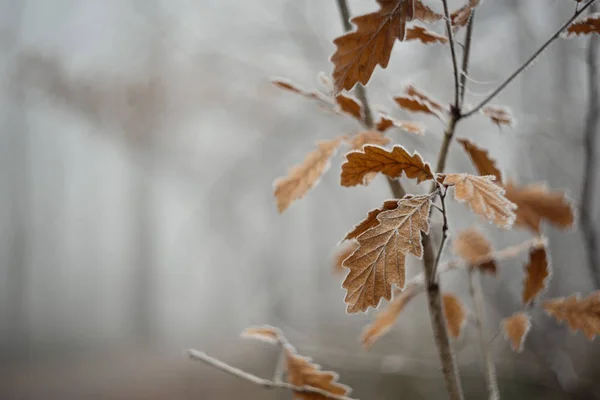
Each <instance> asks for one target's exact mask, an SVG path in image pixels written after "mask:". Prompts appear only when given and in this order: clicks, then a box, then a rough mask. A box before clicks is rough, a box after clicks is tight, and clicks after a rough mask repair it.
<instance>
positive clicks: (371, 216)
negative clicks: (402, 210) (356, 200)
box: [344, 200, 398, 240]
mask: <svg viewBox="0 0 600 400" xmlns="http://www.w3.org/2000/svg"><path fill="white" fill-rule="evenodd" d="M396 208H398V200H387V201H385V202H384V203H383V206H382V207H381V208H376V209H374V210H371V211H369V213H368V214H367V218H365V219H364V220H362V221H361V222H359V223H358V224H357V225H356V226H355V227H354V229H352V230H351V231H350V232H348V233H347V234H346V237H345V238H344V240H350V239H355V238H357V237H358V236H359V235H360V234H361V233H363V232H366V231H368V230H369V229H371V228H373V227H375V226H377V225H379V220H378V219H377V216H378V215H379V214H380V213H381V212H383V211H389V210H395V209H396Z"/></svg>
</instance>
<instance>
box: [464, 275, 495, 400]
mask: <svg viewBox="0 0 600 400" xmlns="http://www.w3.org/2000/svg"><path fill="white" fill-rule="evenodd" d="M469 294H470V295H471V299H472V301H473V307H474V308H475V326H476V327H477V333H478V337H479V349H480V351H481V356H482V357H483V362H484V364H485V383H486V386H487V390H488V395H489V399H490V400H499V399H500V392H499V390H498V378H497V376H496V367H495V366H494V361H493V360H492V356H491V354H490V350H489V347H488V341H487V339H486V337H485V328H484V326H483V296H482V293H481V282H480V281H479V271H477V270H475V269H470V270H469Z"/></svg>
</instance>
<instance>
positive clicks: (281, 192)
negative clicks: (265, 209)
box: [273, 137, 343, 213]
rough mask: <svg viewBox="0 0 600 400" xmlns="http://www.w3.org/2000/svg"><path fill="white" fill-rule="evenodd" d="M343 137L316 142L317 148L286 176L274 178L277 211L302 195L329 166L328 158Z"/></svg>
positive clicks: (282, 209)
mask: <svg viewBox="0 0 600 400" xmlns="http://www.w3.org/2000/svg"><path fill="white" fill-rule="evenodd" d="M342 139H343V137H338V138H336V139H333V140H330V141H323V142H318V143H317V145H318V148H317V150H314V151H312V152H310V153H309V154H308V156H306V159H305V160H304V162H303V163H302V164H298V165H296V166H294V167H292V168H291V169H290V170H289V172H288V176H286V177H285V178H279V179H277V180H275V182H274V184H273V185H274V186H275V192H274V194H275V197H276V198H277V207H278V209H279V212H280V213H281V212H283V211H285V209H286V208H288V207H289V206H290V204H292V202H293V201H294V200H297V199H299V198H301V197H303V196H304V195H305V194H306V193H307V192H308V191H309V190H310V189H311V188H312V187H313V186H314V185H315V184H316V183H317V182H318V181H319V178H320V177H321V175H323V173H324V172H325V171H326V170H327V169H328V168H329V164H330V162H329V159H330V158H331V156H333V154H334V153H335V151H336V150H337V148H338V147H339V146H340V143H341V142H342Z"/></svg>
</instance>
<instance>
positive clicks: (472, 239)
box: [452, 228, 496, 275]
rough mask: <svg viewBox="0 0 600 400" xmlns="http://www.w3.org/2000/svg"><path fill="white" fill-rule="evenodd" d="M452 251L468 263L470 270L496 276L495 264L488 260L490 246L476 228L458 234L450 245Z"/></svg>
mask: <svg viewBox="0 0 600 400" xmlns="http://www.w3.org/2000/svg"><path fill="white" fill-rule="evenodd" d="M452 251H453V253H454V254H456V255H457V256H459V257H460V258H462V259H463V260H465V261H466V262H468V263H469V265H470V267H471V268H477V269H479V270H480V271H481V272H489V273H490V274H492V275H496V262H495V261H494V260H493V259H490V254H491V253H492V245H491V244H490V242H489V241H488V240H487V238H486V237H485V236H484V235H483V233H481V232H480V231H479V230H477V229H476V228H470V229H466V230H464V231H461V232H459V233H458V235H457V236H456V239H454V241H453V243H452Z"/></svg>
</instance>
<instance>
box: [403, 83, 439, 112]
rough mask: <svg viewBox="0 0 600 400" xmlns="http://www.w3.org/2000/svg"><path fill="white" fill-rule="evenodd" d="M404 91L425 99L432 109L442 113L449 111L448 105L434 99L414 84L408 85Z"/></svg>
mask: <svg viewBox="0 0 600 400" xmlns="http://www.w3.org/2000/svg"><path fill="white" fill-rule="evenodd" d="M404 92H405V93H406V95H407V96H411V97H415V98H417V99H419V100H421V101H423V102H424V103H426V104H427V105H428V106H429V107H430V108H431V109H433V110H435V111H439V112H440V113H445V112H447V111H448V107H447V106H445V105H442V103H440V102H439V101H438V100H436V99H434V98H433V96H431V95H429V94H427V93H425V92H424V91H423V90H421V89H417V88H416V87H415V86H413V85H407V86H406V87H405V88H404Z"/></svg>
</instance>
